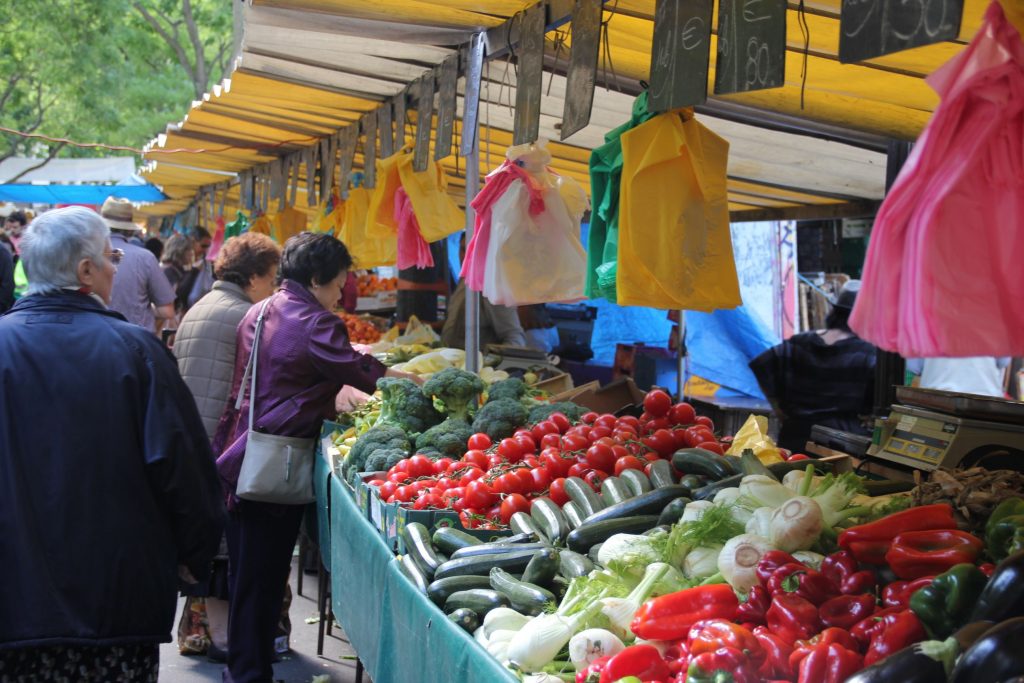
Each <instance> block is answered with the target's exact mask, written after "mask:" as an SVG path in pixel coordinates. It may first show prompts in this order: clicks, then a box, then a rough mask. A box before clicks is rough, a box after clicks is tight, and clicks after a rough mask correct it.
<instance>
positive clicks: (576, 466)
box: [566, 462, 588, 477]
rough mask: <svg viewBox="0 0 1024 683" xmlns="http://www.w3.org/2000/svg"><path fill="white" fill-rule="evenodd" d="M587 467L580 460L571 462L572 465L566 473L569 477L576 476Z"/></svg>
mask: <svg viewBox="0 0 1024 683" xmlns="http://www.w3.org/2000/svg"><path fill="white" fill-rule="evenodd" d="M587 469H588V468H587V466H586V464H584V463H582V462H576V463H573V465H572V467H570V468H569V471H568V472H566V475H567V476H570V477H578V476H580V474H582V473H583V472H586V471H587Z"/></svg>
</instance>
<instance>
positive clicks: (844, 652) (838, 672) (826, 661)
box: [797, 643, 864, 683]
mask: <svg viewBox="0 0 1024 683" xmlns="http://www.w3.org/2000/svg"><path fill="white" fill-rule="evenodd" d="M863 668H864V658H863V657H861V655H860V653H859V652H856V651H855V650H848V649H847V648H845V647H843V646H842V645H838V644H836V643H832V644H830V645H827V646H825V647H821V648H816V649H814V650H813V651H812V652H811V653H810V654H808V655H807V656H806V657H804V659H803V661H801V662H800V675H799V677H798V678H797V683H843V681H845V680H846V679H847V678H849V677H850V676H852V675H853V674H855V673H857V672H858V671H860V670H861V669H863Z"/></svg>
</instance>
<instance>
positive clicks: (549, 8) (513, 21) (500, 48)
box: [484, 0, 608, 59]
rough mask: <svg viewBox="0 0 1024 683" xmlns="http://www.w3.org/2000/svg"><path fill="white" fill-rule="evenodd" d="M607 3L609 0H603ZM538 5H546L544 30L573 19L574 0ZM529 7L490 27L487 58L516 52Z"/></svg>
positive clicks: (548, 0) (543, 1)
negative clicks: (521, 19)
mask: <svg viewBox="0 0 1024 683" xmlns="http://www.w3.org/2000/svg"><path fill="white" fill-rule="evenodd" d="M601 2H602V4H607V2H608V0H601ZM537 4H538V5H544V9H545V11H546V14H547V16H546V18H545V20H544V32H545V33H547V32H548V31H554V30H555V29H556V28H559V27H560V26H564V25H565V24H568V23H569V21H570V20H571V19H572V10H573V6H574V4H575V2H574V0H540V2H538V3H537ZM527 9H529V8H523V9H522V10H520V11H519V12H517V13H516V14H515V15H513V16H512V17H510V18H508V19H506V20H505V21H504V22H502V23H501V24H500V25H498V26H495V27H494V28H491V29H488V30H487V33H485V34H484V50H485V52H484V55H485V57H484V58H485V59H495V58H496V57H504V56H505V55H507V54H508V53H509V52H515V49H516V47H517V46H518V45H519V35H518V33H517V32H518V30H519V26H520V25H521V22H520V18H521V17H520V16H519V15H521V14H522V13H523V12H525V11H526V10H527Z"/></svg>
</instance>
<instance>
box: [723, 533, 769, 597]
mask: <svg viewBox="0 0 1024 683" xmlns="http://www.w3.org/2000/svg"><path fill="white" fill-rule="evenodd" d="M769 550H774V548H773V546H772V544H771V542H770V541H769V540H768V539H767V538H764V537H762V536H755V535H754V534H742V535H740V536H737V537H736V538H734V539H732V540H730V541H729V542H728V543H726V544H725V546H724V547H723V548H722V551H721V552H720V553H719V554H718V571H720V572H722V576H723V577H724V578H725V580H726V582H728V584H729V585H730V586H732V587H733V588H734V589H735V590H736V591H737V592H740V593H748V592H750V589H751V588H753V587H754V586H755V585H757V572H756V571H755V570H756V569H757V563H758V562H760V561H761V556H762V555H764V554H765V553H766V552H768V551H769Z"/></svg>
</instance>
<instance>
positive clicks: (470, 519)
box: [459, 508, 480, 529]
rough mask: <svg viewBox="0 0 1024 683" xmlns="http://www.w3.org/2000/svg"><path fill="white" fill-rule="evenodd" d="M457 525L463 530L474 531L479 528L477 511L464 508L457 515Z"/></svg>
mask: <svg viewBox="0 0 1024 683" xmlns="http://www.w3.org/2000/svg"><path fill="white" fill-rule="evenodd" d="M459 523H460V524H462V528H463V529H475V528H477V527H478V526H480V517H479V514H478V511H477V510H473V509H471V508H466V509H465V510H463V511H462V512H460V513H459Z"/></svg>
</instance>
